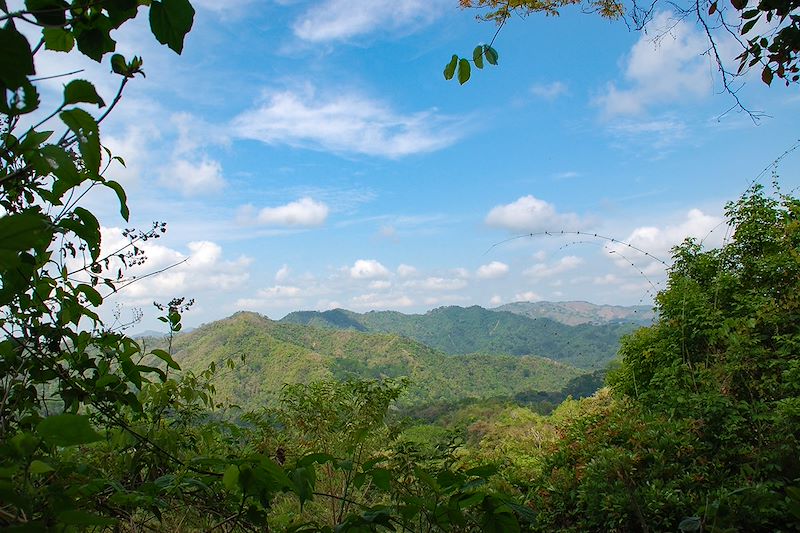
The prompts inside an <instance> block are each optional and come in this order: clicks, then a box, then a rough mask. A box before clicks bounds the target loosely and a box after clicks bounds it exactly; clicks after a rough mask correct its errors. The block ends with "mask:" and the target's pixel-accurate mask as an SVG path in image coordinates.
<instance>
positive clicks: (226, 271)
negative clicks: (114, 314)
mask: <svg viewBox="0 0 800 533" xmlns="http://www.w3.org/2000/svg"><path fill="white" fill-rule="evenodd" d="M102 242H103V249H104V250H109V251H112V250H118V249H120V248H122V247H123V246H125V245H126V244H127V243H128V240H127V239H126V238H125V236H124V235H123V230H122V229H120V228H102ZM137 246H138V247H139V248H140V249H141V250H142V251H143V252H144V255H145V257H146V258H147V260H146V261H145V262H144V264H143V265H137V266H134V267H131V268H130V269H128V270H127V271H126V274H127V276H128V277H129V278H130V279H133V278H136V281H135V282H134V283H132V284H130V285H128V286H127V287H125V288H124V289H122V290H121V292H120V293H118V296H117V297H116V298H118V299H119V300H120V301H123V302H125V303H127V304H130V305H149V304H150V303H151V302H152V301H153V300H157V301H162V300H165V299H166V300H169V299H170V298H173V297H175V296H183V295H187V294H190V295H192V296H194V295H198V297H199V296H201V295H202V294H203V293H213V292H216V291H229V290H232V289H235V288H238V287H242V286H243V285H244V284H245V283H246V282H247V281H248V280H249V278H250V274H249V270H248V267H249V265H250V264H251V263H252V260H251V259H250V258H248V257H246V256H241V257H239V258H238V259H234V260H226V259H224V258H223V251H222V247H221V246H220V245H218V244H217V243H214V242H211V241H192V242H190V243H188V244H187V245H186V249H187V252H184V251H180V250H176V249H173V248H169V247H167V246H163V245H161V244H157V241H153V240H150V241H146V242H140V243H137ZM114 268H116V267H114ZM162 269H166V270H164V271H163V272H160V273H158V274H156V275H153V276H148V277H145V276H146V275H148V274H150V273H152V272H157V271H159V270H162Z"/></svg>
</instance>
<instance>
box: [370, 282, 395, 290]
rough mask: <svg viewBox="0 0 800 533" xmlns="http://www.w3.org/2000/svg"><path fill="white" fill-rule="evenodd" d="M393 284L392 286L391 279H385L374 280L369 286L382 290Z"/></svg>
mask: <svg viewBox="0 0 800 533" xmlns="http://www.w3.org/2000/svg"><path fill="white" fill-rule="evenodd" d="M391 286H392V283H391V282H389V281H385V280H377V281H372V282H370V284H369V288H370V289H372V290H374V291H382V290H385V289H388V288H389V287H391Z"/></svg>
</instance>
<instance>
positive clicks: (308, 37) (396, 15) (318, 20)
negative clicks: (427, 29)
mask: <svg viewBox="0 0 800 533" xmlns="http://www.w3.org/2000/svg"><path fill="white" fill-rule="evenodd" d="M444 5H445V2H443V1H441V0H435V1H433V2H431V1H430V0H327V1H325V2H320V3H317V4H315V5H314V6H313V7H311V8H309V9H308V10H307V11H306V12H305V13H303V14H302V15H301V16H300V17H299V18H298V19H297V20H295V22H294V24H293V25H292V30H293V31H294V34H295V35H296V36H297V37H299V38H300V39H303V40H305V41H310V42H315V43H318V42H326V41H340V40H345V39H348V38H352V37H355V36H358V35H365V34H369V33H373V32H378V31H380V32H381V33H383V34H385V33H387V32H390V31H392V32H393V31H402V32H403V33H411V32H412V31H414V30H416V29H418V28H421V27H423V26H426V25H428V24H430V23H431V22H433V21H434V20H435V19H436V18H438V17H439V16H440V15H441V13H442V8H443V7H444Z"/></svg>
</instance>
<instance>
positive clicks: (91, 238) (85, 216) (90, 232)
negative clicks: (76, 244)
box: [73, 207, 100, 260]
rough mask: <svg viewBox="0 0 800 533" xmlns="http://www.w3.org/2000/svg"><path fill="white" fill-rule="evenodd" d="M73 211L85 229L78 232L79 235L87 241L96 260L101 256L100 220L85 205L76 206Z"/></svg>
mask: <svg viewBox="0 0 800 533" xmlns="http://www.w3.org/2000/svg"><path fill="white" fill-rule="evenodd" d="M73 213H74V214H75V216H77V217H78V219H79V220H80V221H81V223H82V225H83V231H81V232H80V233H78V236H79V237H80V238H82V239H83V240H84V241H86V245H87V246H89V251H90V252H91V255H92V259H93V260H96V259H97V258H98V257H99V256H100V222H98V221H97V218H96V217H95V216H94V215H93V214H92V212H91V211H89V210H88V209H85V208H83V207H76V208H75V209H74V210H73Z"/></svg>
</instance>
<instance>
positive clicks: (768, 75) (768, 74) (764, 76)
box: [761, 66, 773, 85]
mask: <svg viewBox="0 0 800 533" xmlns="http://www.w3.org/2000/svg"><path fill="white" fill-rule="evenodd" d="M772 76H773V73H772V69H771V68H769V66H766V67H764V70H763V71H761V81H763V82H764V83H766V84H767V85H770V84H771V83H772Z"/></svg>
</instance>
